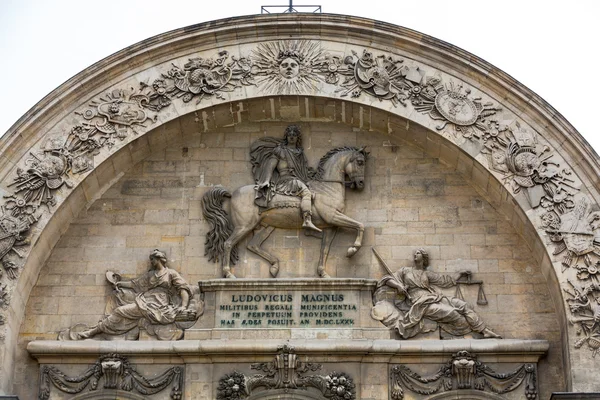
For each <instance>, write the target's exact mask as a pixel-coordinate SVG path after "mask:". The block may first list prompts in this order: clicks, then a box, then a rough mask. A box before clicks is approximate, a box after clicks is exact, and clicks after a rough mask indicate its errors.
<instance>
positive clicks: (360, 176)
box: [344, 147, 369, 190]
mask: <svg viewBox="0 0 600 400" xmlns="http://www.w3.org/2000/svg"><path fill="white" fill-rule="evenodd" d="M368 155H369V153H368V152H367V151H366V150H365V148H364V147H361V148H360V149H355V150H354V151H353V152H352V155H351V156H350V158H349V159H348V163H347V164H346V166H345V168H344V172H345V173H346V175H348V177H349V178H350V182H351V186H350V187H351V188H352V189H357V190H363V189H364V188H365V165H366V162H367V156H368Z"/></svg>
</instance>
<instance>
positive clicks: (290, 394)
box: [248, 389, 325, 400]
mask: <svg viewBox="0 0 600 400" xmlns="http://www.w3.org/2000/svg"><path fill="white" fill-rule="evenodd" d="M323 399H325V398H324V397H323V396H322V395H319V394H317V393H313V392H312V391H308V390H300V389H295V390H284V389H276V390H268V391H262V392H257V393H254V394H251V395H250V396H249V397H248V400H323Z"/></svg>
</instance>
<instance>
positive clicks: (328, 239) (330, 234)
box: [317, 228, 337, 278]
mask: <svg viewBox="0 0 600 400" xmlns="http://www.w3.org/2000/svg"><path fill="white" fill-rule="evenodd" d="M336 233H337V228H329V229H324V230H323V237H322V238H321V256H320V257H319V266H318V267H317V274H318V275H319V276H320V277H321V278H331V277H330V276H329V274H328V273H327V272H325V265H326V264H327V256H329V249H331V243H332V242H333V239H334V238H335V234H336Z"/></svg>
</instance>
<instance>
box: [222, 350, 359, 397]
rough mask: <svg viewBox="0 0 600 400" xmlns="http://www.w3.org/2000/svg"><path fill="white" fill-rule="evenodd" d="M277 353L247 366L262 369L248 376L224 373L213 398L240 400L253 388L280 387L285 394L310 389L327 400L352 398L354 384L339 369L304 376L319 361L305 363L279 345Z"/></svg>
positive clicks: (293, 352)
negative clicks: (268, 359) (323, 373)
mask: <svg viewBox="0 0 600 400" xmlns="http://www.w3.org/2000/svg"><path fill="white" fill-rule="evenodd" d="M278 351H279V353H278V354H277V356H275V359H274V360H273V361H271V362H269V363H256V364H252V365H251V366H250V368H252V369H254V370H257V371H260V372H262V373H261V374H254V375H251V376H247V375H244V374H242V373H240V372H237V371H235V372H232V373H230V374H226V375H224V376H223V377H222V378H221V379H220V380H219V385H218V387H217V399H219V400H243V399H246V398H247V397H249V396H250V395H251V394H252V393H253V392H254V391H255V390H256V389H258V388H261V389H263V390H273V389H281V390H283V391H284V392H285V393H289V392H290V391H293V390H306V389H308V388H314V389H316V390H318V391H319V392H321V394H322V395H323V396H324V397H325V398H327V399H331V400H355V399H356V387H355V384H354V381H353V379H352V378H351V377H350V376H349V375H347V374H345V373H343V372H340V373H338V372H335V371H334V372H332V373H330V374H328V375H325V376H323V375H315V374H311V375H308V374H307V373H308V372H315V371H318V370H320V369H321V368H322V365H321V364H313V363H305V362H302V361H300V360H299V359H298V356H297V355H296V353H295V351H294V348H293V347H291V346H288V345H283V346H280V347H279V348H278Z"/></svg>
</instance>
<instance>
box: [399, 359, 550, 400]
mask: <svg viewBox="0 0 600 400" xmlns="http://www.w3.org/2000/svg"><path fill="white" fill-rule="evenodd" d="M390 378H391V384H390V399H392V400H403V399H404V398H405V394H409V396H407V397H408V398H410V399H414V398H426V399H434V398H438V397H437V396H436V394H444V393H445V394H447V396H444V397H440V398H444V399H450V398H456V399H458V398H469V399H470V398H474V399H475V398H476V399H480V398H481V399H483V398H486V399H488V398H489V399H504V398H514V399H527V400H536V399H538V391H537V371H536V366H535V364H523V365H521V366H519V367H518V368H517V369H515V370H513V371H509V372H504V373H499V372H496V371H494V370H493V369H492V368H491V367H490V366H489V365H487V364H484V363H482V362H481V361H479V360H478V359H477V356H476V355H475V354H472V353H469V352H468V351H466V350H463V351H459V352H457V353H455V354H453V355H452V357H451V358H450V360H448V362H446V363H445V364H443V365H442V366H441V367H439V369H438V370H437V372H435V373H433V374H431V375H422V374H419V373H417V372H415V371H413V370H411V369H410V368H409V367H408V366H406V365H401V364H400V365H394V366H392V367H391V369H390ZM494 394H496V395H503V396H502V397H500V396H494ZM419 395H420V396H419ZM452 395H455V396H456V397H454V396H452ZM415 396H417V397H415Z"/></svg>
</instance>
